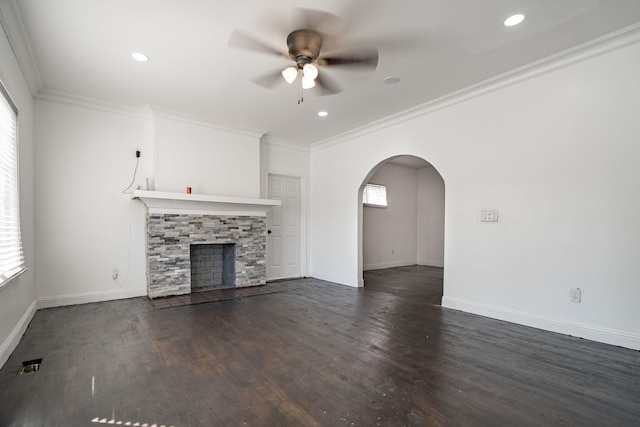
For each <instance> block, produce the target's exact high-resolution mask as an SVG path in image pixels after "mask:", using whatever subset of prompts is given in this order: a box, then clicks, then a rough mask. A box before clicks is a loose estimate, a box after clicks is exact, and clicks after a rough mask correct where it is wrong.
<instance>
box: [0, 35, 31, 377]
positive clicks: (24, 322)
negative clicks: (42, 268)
mask: <svg viewBox="0 0 640 427" xmlns="http://www.w3.org/2000/svg"><path fill="white" fill-rule="evenodd" d="M0 80H1V81H2V84H3V85H4V87H5V89H6V90H7V92H9V95H10V96H11V98H12V100H13V102H14V103H15V104H16V107H17V108H18V139H19V142H18V144H19V148H18V149H19V152H18V155H19V162H20V163H19V174H20V177H19V179H20V226H21V230H22V244H23V250H24V256H25V263H26V267H27V271H26V272H24V273H23V274H22V275H20V276H19V277H17V278H16V279H15V280H13V281H11V282H10V283H8V284H6V285H5V286H3V287H2V288H0V367H2V366H3V365H4V364H5V362H6V361H7V359H8V358H9V356H10V355H11V352H12V351H13V350H14V349H15V347H16V346H17V345H18V342H19V341H20V338H21V337H22V334H23V333H24V331H25V330H26V328H27V326H28V325H29V322H30V321H31V318H32V317H33V315H34V314H35V311H36V289H35V272H36V263H35V241H34V238H35V226H34V197H33V192H34V181H33V139H34V137H33V99H32V97H31V93H30V92H29V88H28V87H27V84H26V82H25V80H24V78H23V76H22V73H21V71H20V67H19V65H18V62H17V61H16V58H15V57H14V54H13V51H12V49H11V46H10V45H9V42H8V40H7V39H6V37H5V33H4V32H3V31H0ZM16 369H17V367H16Z"/></svg>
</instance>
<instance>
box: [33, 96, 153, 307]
mask: <svg viewBox="0 0 640 427" xmlns="http://www.w3.org/2000/svg"><path fill="white" fill-rule="evenodd" d="M148 120H149V119H148V118H146V117H144V116H143V115H142V114H141V115H139V116H136V115H129V114H125V113H120V112H117V111H114V112H111V111H105V110H100V109H96V108H91V107H90V106H81V105H74V104H69V103H61V102H50V101H43V100H38V101H36V156H35V158H36V205H37V212H36V227H37V230H38V246H37V259H38V266H37V273H38V274H37V277H38V281H37V284H38V299H39V300H40V306H41V307H48V306H56V305H65V304H74V303H81V302H89V301H99V300H104V299H113V298H123V297H127V296H134V295H145V294H146V292H145V290H146V278H145V258H144V216H145V211H144V205H143V204H142V203H141V202H138V201H134V200H131V199H130V196H129V195H128V194H122V192H121V191H122V190H124V189H125V188H126V187H127V186H128V185H129V183H130V182H131V180H132V178H133V172H134V168H135V163H136V158H135V151H136V150H140V151H141V158H140V165H139V167H138V172H137V176H138V179H136V182H141V179H142V177H145V176H147V175H148V174H149V168H150V166H149V164H150V162H151V159H150V158H149V156H148V153H149V152H150V150H151V143H150V140H149V138H148V129H149V124H148ZM113 268H118V269H119V278H118V280H113V279H112V277H111V274H112V269H113Z"/></svg>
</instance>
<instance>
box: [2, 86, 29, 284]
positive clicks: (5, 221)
mask: <svg viewBox="0 0 640 427" xmlns="http://www.w3.org/2000/svg"><path fill="white" fill-rule="evenodd" d="M0 95H1V96H0V187H1V188H2V197H1V198H0V287H1V286H3V285H5V284H6V283H8V282H9V281H10V280H11V279H13V278H14V277H15V276H17V275H18V274H20V273H21V272H23V271H24V270H25V266H24V256H23V253H22V237H21V235H20V197H19V192H18V110H17V108H16V106H15V105H14V104H13V102H11V99H10V98H9V94H8V93H7V92H6V90H5V89H4V87H3V86H2V85H1V84H0Z"/></svg>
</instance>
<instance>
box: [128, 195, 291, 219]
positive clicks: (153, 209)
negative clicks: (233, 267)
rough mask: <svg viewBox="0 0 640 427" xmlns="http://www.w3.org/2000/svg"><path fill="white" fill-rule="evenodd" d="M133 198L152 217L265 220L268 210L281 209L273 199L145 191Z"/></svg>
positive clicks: (278, 201)
mask: <svg viewBox="0 0 640 427" xmlns="http://www.w3.org/2000/svg"><path fill="white" fill-rule="evenodd" d="M131 198H132V199H138V200H141V201H142V202H144V204H145V205H147V209H148V212H149V213H150V214H153V213H162V214H194V215H248V216H266V215H267V211H268V210H269V209H271V208H272V207H274V206H280V205H281V202H280V200H271V199H251V198H243V197H228V196H212V195H204V194H186V193H169V192H164V191H145V190H135V191H133V193H131Z"/></svg>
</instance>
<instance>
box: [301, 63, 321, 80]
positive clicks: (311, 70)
mask: <svg viewBox="0 0 640 427" xmlns="http://www.w3.org/2000/svg"><path fill="white" fill-rule="evenodd" d="M302 75H303V76H304V77H306V78H309V79H311V80H315V79H316V77H318V68H317V67H316V66H315V65H313V64H304V67H303V68H302Z"/></svg>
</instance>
